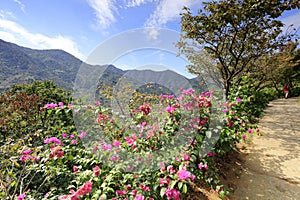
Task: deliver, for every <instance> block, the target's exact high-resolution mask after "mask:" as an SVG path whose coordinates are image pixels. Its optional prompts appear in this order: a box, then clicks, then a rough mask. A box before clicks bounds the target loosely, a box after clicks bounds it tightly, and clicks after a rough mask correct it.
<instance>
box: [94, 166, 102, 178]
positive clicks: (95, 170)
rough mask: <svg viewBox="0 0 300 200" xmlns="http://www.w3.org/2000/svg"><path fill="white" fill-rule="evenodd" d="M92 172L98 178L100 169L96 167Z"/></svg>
mask: <svg viewBox="0 0 300 200" xmlns="http://www.w3.org/2000/svg"><path fill="white" fill-rule="evenodd" d="M93 171H94V176H96V177H97V176H99V174H100V167H99V166H96V167H94V168H93Z"/></svg>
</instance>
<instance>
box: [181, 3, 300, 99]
mask: <svg viewBox="0 0 300 200" xmlns="http://www.w3.org/2000/svg"><path fill="white" fill-rule="evenodd" d="M299 7H300V3H299V1H294V0H290V1H280V0H276V1H273V0H267V1H259V0H251V1H242V0H223V1H210V2H205V3H204V10H201V9H200V10H199V12H198V15H193V14H192V13H191V11H190V10H189V9H188V8H185V9H184V13H183V14H182V18H181V25H182V27H181V32H182V38H181V41H180V42H179V43H178V46H179V48H180V50H181V53H183V54H187V55H188V57H190V58H191V59H190V60H191V62H192V65H194V68H193V67H192V69H193V70H192V71H194V72H197V73H199V74H201V73H202V71H203V67H204V66H203V65H202V64H203V63H201V62H203V61H202V59H197V56H198V52H201V51H206V52H207V53H208V54H209V55H210V56H211V60H212V61H213V63H216V67H217V69H218V72H219V74H220V76H221V78H222V79H223V87H224V89H225V90H226V96H228V95H229V91H230V82H232V81H234V78H236V79H235V80H236V81H239V79H240V78H241V76H242V75H245V73H247V72H251V68H252V67H253V65H254V64H255V61H256V60H257V59H258V58H260V57H261V56H264V55H266V54H268V53H269V52H273V51H275V50H278V49H279V47H281V46H282V45H284V44H285V43H286V42H287V41H288V40H290V39H291V38H292V37H293V36H294V35H293V34H291V33H289V34H282V27H283V23H282V22H281V21H279V20H278V19H277V18H278V17H279V16H281V14H282V13H283V12H284V11H285V10H290V9H295V8H299ZM188 39H191V40H192V43H190V42H188ZM197 69H198V70H197Z"/></svg>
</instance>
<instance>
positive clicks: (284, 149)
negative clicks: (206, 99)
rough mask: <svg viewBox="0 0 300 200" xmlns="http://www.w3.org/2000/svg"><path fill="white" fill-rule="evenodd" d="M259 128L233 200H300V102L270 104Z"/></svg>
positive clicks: (246, 157)
mask: <svg viewBox="0 0 300 200" xmlns="http://www.w3.org/2000/svg"><path fill="white" fill-rule="evenodd" d="M259 128H260V131H261V134H260V135H259V136H254V137H253V141H252V143H253V144H251V145H248V147H247V155H246V156H245V157H244V158H243V160H244V161H243V162H242V166H241V169H242V172H241V176H240V178H239V179H238V181H237V182H236V184H235V185H236V187H237V188H236V190H235V191H234V193H233V194H232V196H231V197H230V199H237V200H238V199H241V200H242V199H250V200H259V199H263V200H268V199H270V200H276V199H278V200H282V199H300V167H299V165H300V146H299V144H300V103H299V99H298V98H289V99H278V100H274V101H272V102H270V103H269V104H268V106H267V108H266V110H265V115H264V117H263V118H262V119H261V121H260V123H259Z"/></svg>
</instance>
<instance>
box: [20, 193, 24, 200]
mask: <svg viewBox="0 0 300 200" xmlns="http://www.w3.org/2000/svg"><path fill="white" fill-rule="evenodd" d="M25 197H26V194H25V193H23V194H20V195H19V196H18V200H23V199H25Z"/></svg>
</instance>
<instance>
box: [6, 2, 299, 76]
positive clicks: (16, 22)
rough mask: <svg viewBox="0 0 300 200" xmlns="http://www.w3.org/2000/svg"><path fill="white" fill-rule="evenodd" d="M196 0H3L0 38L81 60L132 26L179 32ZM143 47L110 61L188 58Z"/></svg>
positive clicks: (288, 17) (288, 19)
mask: <svg viewBox="0 0 300 200" xmlns="http://www.w3.org/2000/svg"><path fill="white" fill-rule="evenodd" d="M200 5H201V1H196V0H1V1H0V39H3V40H5V41H9V42H13V43H16V44H18V45H21V46H25V47H30V48H34V49H63V50H65V51H67V52H69V53H71V54H73V55H74V56H76V57H78V58H80V59H81V60H83V61H85V60H86V59H87V58H88V57H89V55H90V54H92V53H93V52H94V50H95V49H96V47H98V46H99V45H101V44H103V43H105V41H107V40H111V39H112V38H114V36H115V35H118V34H122V33H124V32H125V33H126V31H129V30H132V29H137V28H143V27H155V28H166V29H169V30H172V31H176V32H178V34H179V31H180V24H179V20H180V18H179V13H180V12H181V9H182V7H183V6H187V7H190V8H192V9H194V10H196V9H198V8H199V6H200ZM298 19H300V12H299V10H298V11H296V12H295V11H294V12H290V13H287V14H285V15H284V16H283V18H282V20H283V21H284V22H285V23H286V24H291V23H294V24H295V26H296V27H300V20H298ZM149 34H151V33H150V32H149ZM152 36H153V35H152ZM174 42H175V41H174ZM116 46H117V44H116ZM145 52H146V53H144V54H143V53H142V51H141V50H137V49H135V50H134V51H132V52H124V53H123V54H122V55H120V56H119V57H118V58H116V59H114V64H116V65H118V66H117V67H120V68H126V67H127V68H137V67H142V66H147V65H149V64H156V65H161V66H162V65H166V66H167V65H177V67H178V69H179V68H182V67H181V66H182V65H185V64H186V63H187V62H186V61H184V59H182V58H177V57H176V55H175V52H164V51H162V50H158V49H147V50H145ZM151 55H152V56H151ZM144 56H145V57H144ZM170 60H173V61H170ZM168 62H169V63H168ZM99 64H103V63H99ZM174 71H176V70H174ZM181 72H182V73H185V72H184V70H182V69H181Z"/></svg>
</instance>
